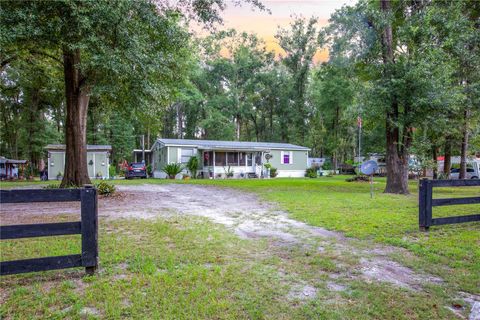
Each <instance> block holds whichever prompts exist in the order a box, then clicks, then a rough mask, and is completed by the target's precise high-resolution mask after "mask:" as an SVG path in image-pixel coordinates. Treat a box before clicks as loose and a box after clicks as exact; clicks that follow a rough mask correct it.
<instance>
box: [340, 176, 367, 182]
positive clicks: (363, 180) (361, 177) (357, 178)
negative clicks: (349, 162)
mask: <svg viewBox="0 0 480 320" xmlns="http://www.w3.org/2000/svg"><path fill="white" fill-rule="evenodd" d="M345 181H347V182H355V181H362V182H368V181H370V180H369V178H368V176H366V175H357V176H353V177H351V178H348V179H346V180H345Z"/></svg>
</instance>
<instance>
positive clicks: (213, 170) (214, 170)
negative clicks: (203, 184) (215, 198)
mask: <svg viewBox="0 0 480 320" xmlns="http://www.w3.org/2000/svg"><path fill="white" fill-rule="evenodd" d="M212 164H213V179H215V150H214V151H213V163H212Z"/></svg>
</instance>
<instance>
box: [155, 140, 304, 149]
mask: <svg viewBox="0 0 480 320" xmlns="http://www.w3.org/2000/svg"><path fill="white" fill-rule="evenodd" d="M157 141H158V142H159V143H161V144H164V145H169V146H172V145H173V146H193V147H197V148H199V149H217V150H218V149H236V150H244V149H245V150H249V149H258V150H268V149H282V150H305V151H308V150H310V148H307V147H302V146H297V145H294V144H290V143H277V142H249V141H218V140H189V139H158V140H157Z"/></svg>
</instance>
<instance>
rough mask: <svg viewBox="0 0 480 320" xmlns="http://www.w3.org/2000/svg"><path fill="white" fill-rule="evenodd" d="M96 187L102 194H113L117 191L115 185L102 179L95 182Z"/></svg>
mask: <svg viewBox="0 0 480 320" xmlns="http://www.w3.org/2000/svg"><path fill="white" fill-rule="evenodd" d="M95 187H96V188H97V190H98V194H100V195H102V196H107V197H108V196H111V195H112V194H114V193H115V186H114V185H113V184H110V183H108V182H106V181H100V182H98V183H96V184H95Z"/></svg>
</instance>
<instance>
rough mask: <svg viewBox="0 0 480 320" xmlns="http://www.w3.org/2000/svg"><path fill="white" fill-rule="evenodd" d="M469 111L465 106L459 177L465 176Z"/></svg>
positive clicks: (464, 177)
mask: <svg viewBox="0 0 480 320" xmlns="http://www.w3.org/2000/svg"><path fill="white" fill-rule="evenodd" d="M469 117H470V112H469V110H468V108H465V111H464V112H463V128H462V135H463V136H462V149H461V152H460V174H459V176H458V178H459V179H466V178H467V152H468V133H469V132H468V118H469Z"/></svg>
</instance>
